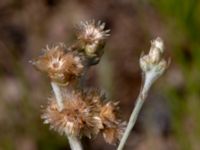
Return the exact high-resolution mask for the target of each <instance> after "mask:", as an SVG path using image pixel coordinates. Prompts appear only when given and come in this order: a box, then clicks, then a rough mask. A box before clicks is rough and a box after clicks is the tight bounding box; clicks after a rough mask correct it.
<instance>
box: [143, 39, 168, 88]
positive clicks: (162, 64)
mask: <svg viewBox="0 0 200 150" xmlns="http://www.w3.org/2000/svg"><path fill="white" fill-rule="evenodd" d="M163 52H164V44H163V41H162V39H161V38H159V37H158V38H156V39H155V40H153V41H152V42H151V48H150V51H149V54H147V55H144V56H142V57H141V58H140V68H141V69H142V71H143V72H144V74H145V83H144V84H145V85H144V87H146V88H147V89H148V88H149V87H150V86H151V84H152V83H153V82H154V81H155V80H156V79H157V78H158V77H160V76H161V75H162V74H163V72H164V71H165V69H166V68H167V66H168V63H167V61H166V60H164V59H162V53H163Z"/></svg>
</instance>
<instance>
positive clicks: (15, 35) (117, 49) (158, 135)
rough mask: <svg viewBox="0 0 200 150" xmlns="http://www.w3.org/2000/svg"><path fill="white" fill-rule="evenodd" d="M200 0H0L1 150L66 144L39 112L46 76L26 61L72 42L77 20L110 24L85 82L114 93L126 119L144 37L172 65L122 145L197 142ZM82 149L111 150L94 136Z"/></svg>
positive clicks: (168, 148)
mask: <svg viewBox="0 0 200 150" xmlns="http://www.w3.org/2000/svg"><path fill="white" fill-rule="evenodd" d="M199 14H200V1H198V0H184V1H183V0H121V1H120V0H104V1H103V0H93V1H92V0H0V150H64V149H65V150H66V149H69V147H68V143H67V139H66V137H64V136H60V135H58V134H57V133H55V132H54V131H50V130H49V129H48V126H47V125H43V123H42V121H41V119H40V113H41V108H40V106H41V105H43V104H45V103H46V101H47V98H48V97H49V96H50V95H51V88H50V84H49V81H48V79H47V78H46V77H45V76H44V75H42V74H41V73H39V72H37V71H35V69H34V68H33V67H32V66H31V64H30V63H28V61H29V60H31V59H32V58H34V57H36V56H38V55H39V54H40V50H41V49H42V48H44V47H45V46H46V45H47V44H52V43H56V42H65V43H66V44H67V45H70V43H71V42H73V41H74V39H75V35H74V31H75V30H74V25H76V24H78V23H79V22H80V21H81V20H88V19H96V20H102V21H104V22H106V24H107V25H106V28H110V29H111V36H110V37H109V38H108V40H107V45H106V47H105V54H104V56H103V58H102V60H101V62H100V64H98V65H97V66H94V67H93V68H91V70H90V71H89V74H88V76H87V84H86V86H87V87H91V86H96V87H101V88H102V89H104V91H105V92H106V94H107V95H108V97H109V98H110V99H113V100H119V101H120V104H121V105H120V106H121V114H122V116H123V117H124V119H125V120H128V118H129V115H130V113H131V110H132V108H133V106H134V102H135V101H134V100H135V98H136V97H137V94H138V92H139V90H140V84H141V71H140V69H139V63H138V61H139V57H140V54H141V53H142V52H147V51H148V50H149V47H150V40H152V39H154V38H155V37H157V36H160V37H162V38H163V39H164V41H165V49H166V56H165V57H166V58H169V57H170V58H171V65H170V67H169V68H168V70H167V72H166V73H165V75H164V76H162V77H161V78H160V79H159V80H158V81H157V82H156V84H155V85H154V86H153V88H152V90H151V92H150V94H149V97H148V99H147V101H146V103H145V105H144V107H143V110H142V112H141V114H140V117H139V119H138V121H137V124H136V126H135V128H134V130H133V132H132V134H131V135H130V137H129V140H128V142H127V145H126V148H125V149H127V150H133V149H134V150H199V149H200V142H199V139H200V84H199V83H200V74H199V70H200V17H199ZM83 143H84V145H85V149H87V150H105V149H106V150H114V149H116V148H115V147H114V146H110V145H107V144H105V143H104V141H103V140H102V138H101V137H97V138H96V139H94V140H92V141H89V140H88V139H83Z"/></svg>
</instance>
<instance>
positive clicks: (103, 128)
mask: <svg viewBox="0 0 200 150" xmlns="http://www.w3.org/2000/svg"><path fill="white" fill-rule="evenodd" d="M104 28H105V24H104V23H101V22H97V23H96V22H95V21H88V22H81V24H80V25H79V26H78V29H77V33H76V35H77V41H76V42H75V44H73V45H72V46H70V47H66V46H65V45H64V44H57V45H55V46H53V47H51V48H49V47H47V48H46V49H45V50H44V54H43V55H42V56H39V57H38V58H37V59H35V60H34V61H33V65H34V66H35V67H36V68H37V69H38V70H39V71H41V72H44V73H46V74H47V75H48V77H49V78H50V79H51V82H53V83H56V84H57V85H58V86H59V88H60V90H61V96H62V105H63V107H62V109H61V110H60V108H59V105H58V103H57V100H56V97H55V96H52V97H51V98H50V99H49V101H48V104H47V106H46V107H45V108H44V109H43V114H42V119H43V120H44V123H45V124H50V128H52V129H54V130H56V131H58V132H59V133H60V134H67V135H72V136H76V137H82V136H87V137H89V138H92V137H95V136H96V135H98V134H99V133H102V135H103V137H104V139H105V141H106V142H108V143H110V144H116V143H117V142H118V141H119V139H120V138H121V136H122V133H123V131H124V128H125V123H124V122H123V121H122V120H121V119H120V117H119V113H118V109H119V106H118V103H117V102H113V101H109V100H107V99H106V97H105V95H104V94H102V92H101V91H100V90H97V89H85V87H84V86H81V85H80V81H81V80H82V78H84V74H85V73H86V71H87V70H88V69H89V67H90V66H92V65H95V64H98V62H99V61H100V59H101V56H102V54H103V47H104V45H105V39H106V38H107V37H108V36H109V31H110V30H104Z"/></svg>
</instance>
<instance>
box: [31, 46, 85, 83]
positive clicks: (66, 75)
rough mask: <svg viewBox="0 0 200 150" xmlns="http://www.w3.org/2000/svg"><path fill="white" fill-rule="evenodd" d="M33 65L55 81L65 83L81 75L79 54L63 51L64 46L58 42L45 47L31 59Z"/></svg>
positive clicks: (82, 67) (81, 66) (81, 63)
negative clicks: (42, 52)
mask: <svg viewBox="0 0 200 150" xmlns="http://www.w3.org/2000/svg"><path fill="white" fill-rule="evenodd" d="M33 64H34V66H35V67H36V68H37V69H38V70H40V71H42V72H46V73H47V74H48V76H49V77H50V78H51V79H52V80H53V81H55V82H58V83H67V82H70V81H72V80H73V79H74V78H76V77H79V76H81V74H82V72H83V69H84V66H83V62H82V60H81V59H80V57H79V56H77V55H75V54H74V53H72V52H68V53H66V52H65V46H64V45H63V44H62V45H61V44H59V45H57V46H54V47H52V48H48V47H47V48H46V50H45V53H44V54H43V55H42V56H40V57H38V58H37V59H36V60H35V61H33Z"/></svg>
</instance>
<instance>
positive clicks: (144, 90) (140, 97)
mask: <svg viewBox="0 0 200 150" xmlns="http://www.w3.org/2000/svg"><path fill="white" fill-rule="evenodd" d="M153 81H154V80H152V78H149V76H148V75H145V81H144V86H143V87H142V88H141V91H140V93H139V95H138V98H137V100H136V104H135V107H134V109H133V111H132V113H131V116H130V118H129V122H128V125H127V127H126V130H125V132H124V134H123V137H122V139H121V141H120V143H119V146H118V148H117V150H122V149H123V148H124V146H125V143H126V141H127V139H128V136H129V134H130V133H131V130H132V129H133V127H134V125H135V123H136V120H137V118H138V114H139V112H140V110H141V108H142V106H143V103H144V101H145V99H146V97H147V94H148V91H149V89H150V87H151V85H152V83H153Z"/></svg>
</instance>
